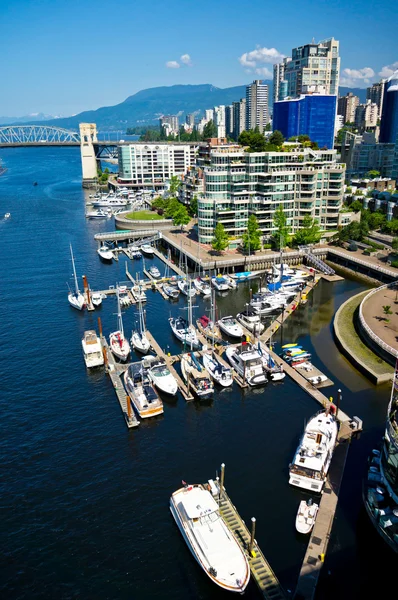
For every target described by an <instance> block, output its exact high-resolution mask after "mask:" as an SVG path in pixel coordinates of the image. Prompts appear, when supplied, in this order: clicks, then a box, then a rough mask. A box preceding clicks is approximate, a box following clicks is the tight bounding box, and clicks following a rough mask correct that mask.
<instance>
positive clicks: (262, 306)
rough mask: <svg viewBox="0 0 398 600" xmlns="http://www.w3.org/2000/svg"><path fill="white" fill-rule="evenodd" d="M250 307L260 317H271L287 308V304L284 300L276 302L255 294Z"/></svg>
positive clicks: (270, 298)
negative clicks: (270, 315) (272, 314)
mask: <svg viewBox="0 0 398 600" xmlns="http://www.w3.org/2000/svg"><path fill="white" fill-rule="evenodd" d="M250 306H251V307H252V308H253V310H254V311H255V312H256V313H257V314H258V315H269V314H271V313H274V312H277V311H278V310H280V309H281V308H283V307H284V306H286V303H284V302H283V301H282V300H275V299H274V298H272V297H271V296H268V297H264V296H260V295H257V294H255V295H254V297H253V299H252V300H251V302H250Z"/></svg>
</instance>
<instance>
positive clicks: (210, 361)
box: [202, 351, 233, 387]
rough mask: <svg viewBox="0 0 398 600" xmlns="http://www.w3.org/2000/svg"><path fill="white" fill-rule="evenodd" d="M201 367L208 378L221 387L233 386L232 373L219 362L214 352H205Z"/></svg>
mask: <svg viewBox="0 0 398 600" xmlns="http://www.w3.org/2000/svg"><path fill="white" fill-rule="evenodd" d="M202 362H203V366H204V368H205V369H206V371H207V372H208V374H209V375H210V377H211V378H212V379H213V381H215V382H216V383H218V384H219V385H221V386H222V387H229V386H231V385H232V384H233V378H232V371H231V369H228V367H224V365H223V364H222V363H221V362H220V360H219V358H218V356H217V354H215V353H214V352H211V351H209V352H205V353H204V354H203V356H202Z"/></svg>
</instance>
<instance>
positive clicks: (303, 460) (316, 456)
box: [289, 405, 338, 493]
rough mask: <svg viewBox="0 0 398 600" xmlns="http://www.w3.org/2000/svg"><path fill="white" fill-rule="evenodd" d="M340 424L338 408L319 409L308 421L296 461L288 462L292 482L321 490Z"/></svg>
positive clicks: (314, 489)
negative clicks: (337, 413)
mask: <svg viewBox="0 0 398 600" xmlns="http://www.w3.org/2000/svg"><path fill="white" fill-rule="evenodd" d="M337 433H338V425H337V420H336V416H335V407H334V405H331V406H330V408H329V409H327V410H321V411H319V412H317V413H316V414H315V415H314V416H313V417H311V419H310V420H309V421H308V423H307V426H306V428H305V430H304V433H303V435H302V437H301V439H300V443H299V445H298V447H297V450H296V453H295V455H294V458H293V462H292V463H291V465H289V483H290V485H294V486H296V487H300V488H303V489H305V490H310V491H311V492H319V493H320V492H321V491H322V488H323V485H324V483H325V480H326V476H327V473H328V470H329V466H330V462H331V460H332V456H333V451H334V447H335V445H336V440H337Z"/></svg>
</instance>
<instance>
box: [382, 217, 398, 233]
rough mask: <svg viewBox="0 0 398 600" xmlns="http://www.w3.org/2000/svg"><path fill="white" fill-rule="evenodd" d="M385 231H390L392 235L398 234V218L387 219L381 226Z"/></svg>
mask: <svg viewBox="0 0 398 600" xmlns="http://www.w3.org/2000/svg"><path fill="white" fill-rule="evenodd" d="M381 230H382V232H383V233H388V234H390V235H396V234H398V219H391V221H386V222H385V223H384V225H383V226H382V228H381Z"/></svg>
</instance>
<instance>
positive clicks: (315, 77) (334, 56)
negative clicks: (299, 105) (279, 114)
mask: <svg viewBox="0 0 398 600" xmlns="http://www.w3.org/2000/svg"><path fill="white" fill-rule="evenodd" d="M339 76H340V58H339V42H338V41H337V40H335V39H334V38H331V39H329V40H324V41H322V42H319V43H318V44H315V43H311V44H306V45H305V46H299V47H298V48H293V50H292V58H291V60H290V61H288V62H286V64H285V68H284V76H283V79H285V80H286V81H287V82H288V91H287V93H288V96H290V97H291V98H295V97H297V96H300V94H302V93H305V91H306V89H307V88H306V87H305V86H313V85H316V86H322V87H324V88H325V93H326V94H332V95H335V96H337V94H338V91H339Z"/></svg>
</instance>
